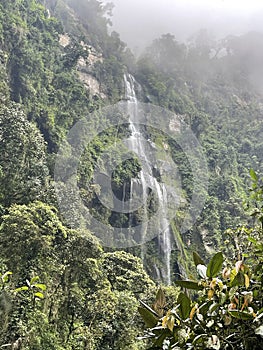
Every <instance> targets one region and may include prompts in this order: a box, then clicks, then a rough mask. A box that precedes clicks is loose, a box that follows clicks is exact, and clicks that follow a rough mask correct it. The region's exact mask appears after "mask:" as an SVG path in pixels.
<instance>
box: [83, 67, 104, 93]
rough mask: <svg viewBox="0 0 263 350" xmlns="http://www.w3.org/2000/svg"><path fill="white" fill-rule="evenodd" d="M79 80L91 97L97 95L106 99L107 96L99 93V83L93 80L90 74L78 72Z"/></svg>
mask: <svg viewBox="0 0 263 350" xmlns="http://www.w3.org/2000/svg"><path fill="white" fill-rule="evenodd" d="M78 75H79V79H80V81H82V82H83V83H84V85H85V87H86V88H87V90H89V92H90V93H91V95H99V96H100V97H101V98H106V97H107V96H106V95H105V94H104V93H103V92H101V91H100V84H99V81H98V80H97V79H96V78H94V77H93V76H92V75H91V74H89V73H85V72H82V71H78Z"/></svg>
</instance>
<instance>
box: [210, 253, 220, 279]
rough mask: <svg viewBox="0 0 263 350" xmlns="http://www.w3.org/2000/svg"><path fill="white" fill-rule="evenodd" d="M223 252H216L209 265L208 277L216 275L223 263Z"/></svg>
mask: <svg viewBox="0 0 263 350" xmlns="http://www.w3.org/2000/svg"><path fill="white" fill-rule="evenodd" d="M223 261H224V258H223V254H222V253H221V252H219V253H216V254H215V255H214V256H213V257H212V259H211V260H210V261H209V264H208V265H207V271H206V275H207V277H210V278H212V277H216V276H217V274H218V272H219V271H220V270H221V268H222V265H223Z"/></svg>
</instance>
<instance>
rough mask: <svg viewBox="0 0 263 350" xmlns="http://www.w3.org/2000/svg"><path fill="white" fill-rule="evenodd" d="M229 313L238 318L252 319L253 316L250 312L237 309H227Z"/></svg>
mask: <svg viewBox="0 0 263 350" xmlns="http://www.w3.org/2000/svg"><path fill="white" fill-rule="evenodd" d="M229 314H230V315H231V316H233V317H235V318H238V319H240V320H252V319H253V318H254V316H253V315H252V314H249V313H248V312H245V311H239V310H233V311H229Z"/></svg>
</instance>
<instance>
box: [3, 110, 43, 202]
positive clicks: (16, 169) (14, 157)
mask: <svg viewBox="0 0 263 350" xmlns="http://www.w3.org/2000/svg"><path fill="white" fill-rule="evenodd" d="M48 173H49V172H48V168H47V165H46V156H45V143H44V140H43V138H42V136H41V135H40V133H39V131H38V130H37V128H36V127H35V126H34V125H33V124H31V123H30V122H29V121H27V120H26V118H25V115H24V113H23V112H22V111H21V110H20V109H19V107H18V106H17V105H15V104H11V105H10V106H8V107H5V106H2V107H1V108H0V196H1V197H0V203H1V204H2V205H4V206H6V207H8V206H9V205H10V204H11V203H21V204H22V203H28V202H30V201H32V200H34V199H41V198H44V196H45V194H46V191H47V188H48Z"/></svg>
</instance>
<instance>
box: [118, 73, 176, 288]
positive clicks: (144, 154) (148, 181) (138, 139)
mask: <svg viewBox="0 0 263 350" xmlns="http://www.w3.org/2000/svg"><path fill="white" fill-rule="evenodd" d="M124 83H125V100H126V101H127V112H128V117H129V128H130V132H131V135H130V137H129V140H128V146H129V148H130V149H131V151H132V152H134V153H135V154H136V155H137V156H138V158H139V159H140V162H141V166H142V170H141V171H140V173H139V179H132V180H131V186H130V188H131V190H130V198H131V199H132V198H133V196H134V195H135V193H134V192H135V190H134V187H135V186H136V187H137V186H138V182H139V183H140V186H141V190H140V196H141V203H143V217H144V223H143V225H142V230H141V237H142V239H141V241H142V242H143V237H144V235H145V234H146V232H147V229H149V228H148V226H147V220H148V210H147V197H148V194H149V191H152V192H153V193H154V195H155V196H156V198H157V201H158V223H157V224H158V232H159V235H158V245H159V252H158V253H159V255H160V258H161V260H162V264H163V268H162V269H161V271H157V276H158V275H159V276H161V277H162V280H163V281H164V282H165V283H167V284H168V285H169V284H171V251H172V241H171V236H172V235H171V233H170V227H169V221H168V219H167V217H168V215H167V210H168V209H167V189H166V187H165V184H164V183H160V182H158V181H157V179H156V178H155V177H154V174H153V169H152V168H153V164H152V162H151V160H150V159H149V158H150V157H149V150H148V149H146V146H145V145H146V143H147V140H145V138H144V136H143V135H142V132H141V130H140V125H139V118H138V117H139V115H138V113H139V112H138V100H137V97H136V92H135V84H136V82H135V79H134V77H133V76H132V75H130V74H125V75H124ZM137 194H138V191H136V195H137ZM141 247H142V248H141V258H142V261H144V246H143V244H142V246H141ZM154 268H155V270H158V268H157V266H154Z"/></svg>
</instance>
